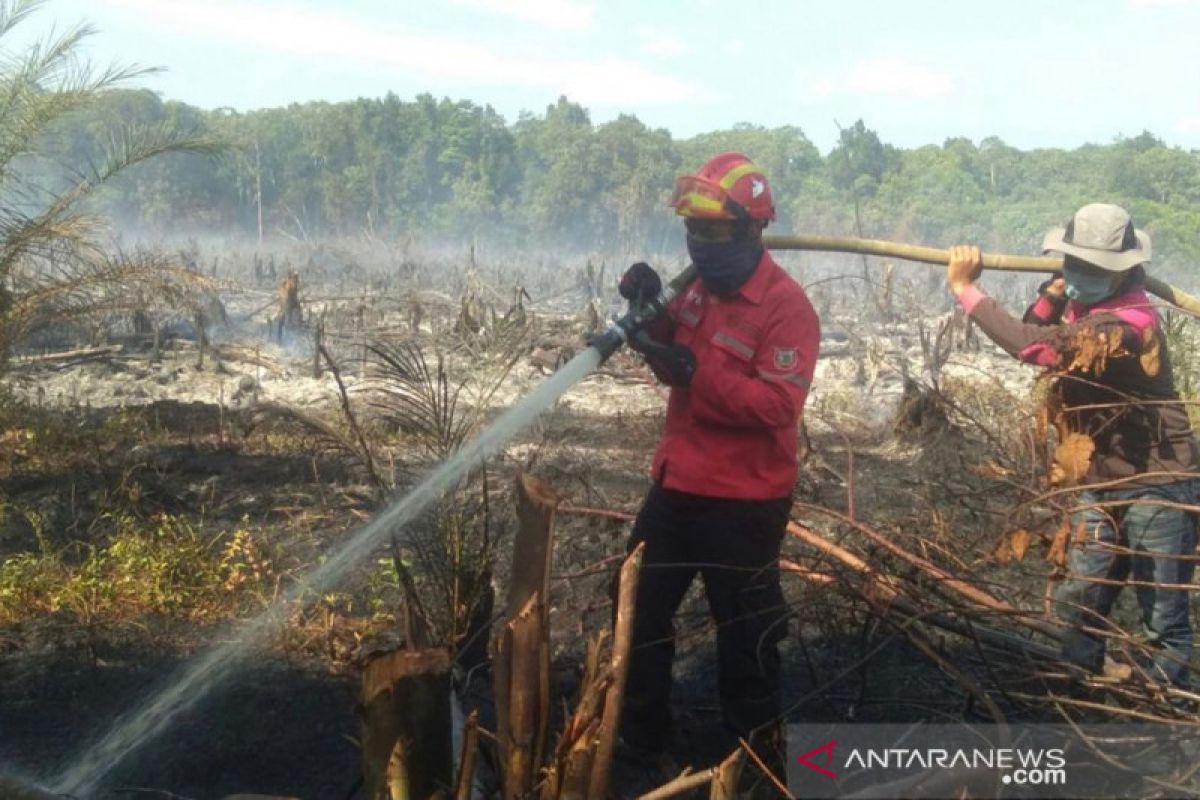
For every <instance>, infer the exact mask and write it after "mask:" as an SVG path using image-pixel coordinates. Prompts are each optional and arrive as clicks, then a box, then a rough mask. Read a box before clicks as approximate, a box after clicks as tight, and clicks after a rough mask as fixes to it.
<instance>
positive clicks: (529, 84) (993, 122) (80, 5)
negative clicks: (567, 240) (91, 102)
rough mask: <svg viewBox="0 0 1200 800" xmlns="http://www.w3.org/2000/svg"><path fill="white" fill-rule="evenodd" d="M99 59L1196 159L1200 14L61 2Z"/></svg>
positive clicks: (603, 0)
mask: <svg viewBox="0 0 1200 800" xmlns="http://www.w3.org/2000/svg"><path fill="white" fill-rule="evenodd" d="M80 21H88V22H90V23H91V24H93V25H94V26H95V27H96V28H97V29H98V33H97V34H96V35H95V36H94V37H93V38H92V39H91V40H90V41H89V45H88V48H87V52H88V54H89V56H90V57H91V59H92V60H93V61H95V62H97V63H102V64H103V63H108V62H112V61H117V62H121V63H129V62H136V63H138V64H142V65H154V66H160V67H164V68H165V69H166V71H165V72H163V73H160V74H156V75H153V76H149V77H146V78H144V79H141V80H140V81H139V85H143V86H146V87H148V88H151V89H153V90H155V91H157V92H159V93H160V94H162V95H163V96H164V97H167V98H171V99H178V100H183V101H186V102H189V103H193V104H196V105H199V106H202V107H206V108H213V107H218V106H231V107H233V108H237V109H239V110H245V109H250V108H259V107H265V106H278V105H286V104H288V103H292V102H303V101H306V100H313V99H322V100H331V101H337V100H345V99H349V98H353V97H358V96H379V95H382V94H384V93H386V92H388V91H392V92H395V93H396V94H397V95H399V96H400V97H401V98H404V99H410V98H411V97H413V96H415V95H416V94H418V93H420V92H430V93H432V94H434V95H435V96H438V97H441V96H449V97H452V98H455V99H469V100H473V101H476V102H478V103H481V104H482V103H486V104H490V105H492V106H493V107H494V108H496V109H497V110H498V111H499V112H500V113H502V114H503V115H504V116H505V117H506V118H507V119H508V120H509V121H513V120H515V119H516V118H517V115H518V114H519V113H520V112H521V111H522V110H528V111H533V112H535V113H541V112H542V111H543V110H544V108H545V107H546V105H548V104H549V103H552V102H553V101H554V100H555V99H556V98H557V97H558V96H559V95H560V94H566V95H567V96H568V97H570V98H571V99H572V100H576V101H578V102H580V103H582V104H583V105H585V106H586V107H587V108H589V109H590V110H591V112H592V119H593V121H595V122H604V121H606V120H609V119H612V118H614V117H615V116H616V115H617V114H619V113H622V112H624V113H631V114H635V115H637V116H638V118H640V119H641V120H643V121H644V122H646V123H647V124H650V125H653V126H656V127H658V126H661V127H665V128H668V129H669V130H670V131H671V132H672V133H673V134H674V135H675V136H677V137H686V136H690V135H693V134H695V133H698V132H702V131H706V130H712V129H716V128H723V127H729V126H731V125H733V124H735V123H738V122H752V123H755V124H760V125H766V126H777V125H797V126H799V127H800V128H802V129H803V130H804V131H805V133H806V134H807V135H808V136H809V138H810V139H812V140H813V141H814V142H815V143H816V144H817V145H818V146H819V147H821V149H822V150H823V151H827V150H828V149H829V147H830V146H831V145H832V143H833V142H834V141H835V140H836V138H837V123H840V124H842V125H849V124H851V123H852V122H853V121H854V120H855V119H858V118H859V117H861V118H863V119H864V120H865V121H866V123H867V125H868V126H869V127H871V128H874V129H875V130H876V131H878V132H879V134H880V136H881V138H883V140H884V141H885V142H890V143H892V144H896V145H899V146H903V147H914V146H918V145H922V144H928V143H940V142H941V141H943V140H944V139H946V138H947V137H950V136H967V137H969V138H971V139H974V140H975V141H979V140H980V139H982V138H984V137H986V136H991V135H995V136H999V137H1000V138H1002V139H1003V140H1004V141H1006V142H1008V143H1009V144H1011V145H1014V146H1016V147H1020V148H1023V149H1028V148H1033V147H1076V146H1078V145H1081V144H1084V143H1087V142H1098V143H1105V142H1109V141H1112V140H1113V139H1114V138H1115V137H1117V136H1119V135H1135V134H1137V133H1140V132H1141V131H1142V130H1143V129H1148V130H1151V131H1153V132H1154V133H1155V134H1157V135H1159V136H1160V137H1162V138H1164V139H1165V140H1166V141H1167V142H1168V143H1170V144H1177V145H1181V146H1183V147H1186V148H1200V44H1198V42H1200V0H1042V1H1041V2H1034V1H1033V0H999V1H995V2H981V1H978V0H957V1H956V2H955V1H953V0H892V1H891V2H886V1H885V0H876V1H875V2H870V1H868V0H820V1H819V2H817V1H815V0H792V1H791V2H788V1H787V0H721V1H718V0H689V1H688V2H676V0H653V1H652V0H642V1H641V2H638V1H637V0H598V1H596V2H593V0H441V1H440V2H436V1H434V2H431V1H430V0H341V2H334V1H333V0H307V2H300V1H298V0H293V1H292V2H283V0H90V1H89V0H49V2H47V3H46V5H45V7H44V8H43V9H42V10H41V11H40V12H39V13H38V14H36V15H35V16H34V17H33V18H32V19H31V20H30V21H29V22H28V23H25V26H23V28H22V29H20V30H19V31H18V33H20V34H21V35H20V36H18V35H16V34H13V35H12V36H11V37H9V38H10V39H11V41H7V42H6V45H7V47H9V48H12V47H13V46H18V45H20V43H21V42H23V41H28V37H29V36H30V35H32V34H38V33H43V34H44V33H45V32H47V31H48V30H49V29H50V28H51V27H53V26H58V27H63V26H68V25H71V24H74V23H77V22H80Z"/></svg>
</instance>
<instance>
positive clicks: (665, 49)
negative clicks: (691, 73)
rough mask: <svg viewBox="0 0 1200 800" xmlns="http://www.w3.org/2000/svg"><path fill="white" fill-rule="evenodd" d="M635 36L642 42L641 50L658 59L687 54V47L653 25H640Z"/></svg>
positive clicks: (680, 40)
mask: <svg viewBox="0 0 1200 800" xmlns="http://www.w3.org/2000/svg"><path fill="white" fill-rule="evenodd" d="M633 33H634V36H636V37H637V38H638V41H639V42H641V50H642V52H643V53H646V54H647V55H651V56H654V57H656V58H676V57H678V56H681V55H683V54H684V53H686V52H687V49H688V47H687V45H686V44H685V43H684V41H683V40H682V39H680V38H679V37H678V36H675V35H674V34H671V33H668V32H667V31H664V30H663V29H662V28H656V27H654V26H652V25H638V26H636V27H635V28H634V29H633Z"/></svg>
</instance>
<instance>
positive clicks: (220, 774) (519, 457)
mask: <svg viewBox="0 0 1200 800" xmlns="http://www.w3.org/2000/svg"><path fill="white" fill-rule="evenodd" d="M531 379H535V378H531ZM589 381H592V382H593V384H592V385H591V386H590V387H588V388H586V389H584V390H576V392H574V393H572V394H570V395H568V397H567V398H566V399H564V401H562V403H560V405H559V407H558V408H557V409H556V410H555V411H554V412H553V413H551V414H549V415H548V416H547V417H545V418H544V419H543V420H542V421H541V422H540V423H539V424H538V425H537V426H535V428H534V429H533V430H532V431H530V432H528V433H527V434H526V435H524V436H523V437H521V438H520V439H519V440H518V442H517V443H515V444H514V446H513V447H511V448H510V449H509V451H508V453H507V454H506V455H505V456H502V457H500V458H498V459H497V460H496V462H495V463H494V464H493V466H492V473H493V474H494V475H496V476H497V477H498V482H500V483H506V482H507V481H508V480H509V477H508V476H511V474H512V473H513V471H514V470H515V469H516V468H517V467H524V468H526V469H529V470H530V471H531V472H533V473H534V474H535V475H537V476H539V477H541V478H542V479H544V480H546V481H547V482H548V483H550V484H551V485H552V486H553V487H554V488H555V490H556V491H558V492H559V493H560V494H561V495H562V496H563V498H564V500H565V501H566V502H567V503H570V504H572V505H577V506H589V507H596V508H605V509H617V510H624V511H630V512H631V511H636V509H637V507H638V505H639V504H640V501H641V497H642V495H643V494H644V492H645V490H646V488H647V486H648V484H647V479H646V478H645V469H646V466H647V464H648V460H649V456H650V453H651V451H652V447H653V442H654V441H655V440H656V438H657V432H658V429H659V426H660V424H661V415H662V403H661V398H659V397H658V396H657V395H656V393H655V390H653V389H652V388H650V386H649V385H647V384H646V383H645V382H644V381H641V380H640V379H636V377H635V379H632V380H631V379H629V378H628V377H623V376H619V375H608V376H605V377H600V378H593V379H589ZM597 397H599V398H603V402H601V401H597V399H596V398H597ZM621 398H632V399H630V400H629V402H617V401H619V400H620V399H621ZM635 401H636V402H635ZM605 402H606V403H608V405H607V407H604V406H603V403H605ZM598 406H601V407H598ZM116 414H117V412H116V411H113V410H109V411H98V410H91V411H88V412H86V413H85V414H83V416H82V419H81V420H80V421H79V422H78V424H79V425H80V426H85V427H86V426H93V427H95V429H96V430H98V431H107V430H112V431H121V432H124V433H122V434H121V436H125V437H127V438H124V439H120V440H119V441H118V438H119V437H117V436H116V434H114V435H113V436H112V437H109V436H108V434H103V435H101V436H99V438H98V439H97V438H96V437H93V438H92V439H89V441H92V442H96V441H98V442H99V444H92V445H89V446H91V447H93V449H94V450H95V452H81V453H80V458H79V459H78V460H77V461H76V462H74V463H73V464H71V465H69V466H67V467H65V468H61V469H57V470H56V469H53V468H50V467H49V466H47V465H41V464H28V463H27V464H13V465H9V468H8V469H7V470H6V471H5V473H4V475H3V477H2V478H0V492H3V494H4V496H5V497H6V498H8V500H9V501H10V502H22V503H26V504H36V505H38V506H39V507H43V508H45V509H47V513H48V514H50V515H51V518H52V519H53V520H54V523H53V524H52V525H50V526H48V527H49V530H51V531H53V532H54V535H55V536H61V537H63V538H69V537H71V536H75V535H79V533H80V532H81V531H86V530H87V529H88V525H89V523H90V521H91V516H92V515H94V514H95V509H94V508H90V507H89V503H88V502H86V500H87V498H89V497H91V498H93V499H94V498H96V497H101V496H106V493H111V492H113V491H114V490H115V489H117V488H120V487H121V486H127V485H128V484H129V482H130V479H131V478H136V483H137V485H138V487H139V488H138V495H137V502H138V503H139V504H140V506H139V509H138V510H139V513H141V514H143V515H152V514H153V513H155V512H157V511H165V512H169V513H175V514H190V515H193V516H197V517H203V520H204V525H205V527H206V529H210V530H214V531H219V530H222V529H223V528H228V527H230V526H233V525H236V524H239V523H240V522H244V521H245V520H247V519H249V520H251V521H252V522H253V523H255V524H256V525H259V526H260V527H261V528H262V529H263V530H267V531H271V532H272V533H273V535H275V536H276V541H277V542H278V544H279V546H280V548H281V553H283V558H284V561H285V566H286V568H284V569H283V570H282V571H283V572H285V574H286V575H289V576H295V575H298V574H301V573H302V571H303V569H304V567H305V565H307V564H311V563H312V562H313V560H314V559H315V558H316V557H318V555H319V553H320V552H322V551H323V550H325V549H326V547H327V546H328V545H329V544H330V543H331V542H333V541H334V540H335V539H336V538H337V537H339V536H342V535H344V533H345V531H347V530H348V529H350V528H353V527H354V526H355V525H356V524H357V523H359V522H360V521H361V520H363V519H365V518H366V517H367V515H368V514H369V512H370V511H371V510H372V508H373V507H374V506H373V505H372V501H371V500H370V497H369V492H367V491H365V489H364V487H363V486H362V482H361V476H360V475H359V474H357V473H356V472H355V470H354V469H353V468H352V467H351V466H348V465H347V464H346V463H344V461H342V460H340V459H338V458H336V457H335V456H333V455H330V454H329V453H328V452H324V451H322V450H320V448H305V447H304V446H302V443H300V442H297V441H289V442H287V443H285V444H281V443H280V442H279V441H277V440H273V439H271V438H270V436H269V435H267V434H263V433H261V432H257V431H252V432H250V433H249V434H248V435H245V430H246V429H247V428H248V427H249V426H242V427H239V424H240V418H239V417H237V415H230V412H229V411H227V410H221V409H218V408H217V407H216V406H215V405H213V404H206V403H183V402H175V401H166V402H158V403H153V404H151V405H149V406H144V407H139V408H136V409H134V410H132V411H130V410H126V411H123V412H121V413H120V424H119V425H118V424H117V422H116V421H115V420H116V417H115V416H114V415H116ZM106 426H107V427H106ZM109 438H111V439H112V441H108V439H109ZM884 438H885V439H886V438H888V435H886V434H885V436H884ZM106 446H107V447H108V449H107V450H106V449H105V447H106ZM954 446H955V445H954V444H953V443H952V444H951V445H950V447H952V448H953V447H954ZM814 447H815V449H816V450H817V452H818V454H819V455H818V456H817V457H816V458H814V459H811V460H810V463H809V465H808V467H806V469H805V471H804V473H803V475H802V478H801V481H800V483H799V489H798V499H801V500H804V501H807V502H813V503H817V504H825V505H829V506H831V507H834V508H839V509H844V508H845V506H846V494H847V486H846V485H845V481H844V480H843V479H841V478H839V477H838V471H839V470H842V471H844V469H845V467H844V464H843V461H844V455H845V450H846V448H847V447H849V442H848V441H847V440H846V437H845V434H844V433H842V432H839V433H838V434H837V435H834V434H826V435H824V436H819V437H816V438H815V439H814ZM86 449H87V448H84V450H85V451H86ZM911 456H912V452H909V451H902V450H901V451H896V450H893V451H891V452H887V451H886V448H885V449H884V451H878V450H877V452H874V453H872V452H870V450H869V448H867V447H865V446H864V447H863V448H861V452H858V453H857V454H856V467H855V470H856V475H857V476H858V481H859V484H860V488H859V489H858V492H859V495H858V500H859V504H860V510H861V509H864V508H865V509H867V511H869V510H870V509H872V508H879V507H886V506H887V505H888V504H896V503H897V501H898V500H900V501H902V502H903V503H907V506H908V507H909V508H911V507H912V505H913V504H912V502H911V497H910V495H911V494H912V492H913V487H914V485H917V486H919V485H920V484H921V481H922V480H925V479H924V478H922V477H921V476H920V475H917V474H914V472H913V467H912V463H913V461H912V458H911ZM943 468H944V467H943V466H941V465H938V464H933V465H931V466H930V469H931V470H932V471H934V472H936V471H937V470H941V469H943ZM889 476H890V477H889ZM883 485H888V486H890V487H891V489H890V490H887V491H885V490H883V489H880V488H878V487H879V486H883ZM862 487H873V488H862ZM92 505H95V503H92ZM506 524H507V517H506V516H505V517H503V518H502V519H501V520H500V527H501V528H503V527H504V525H506ZM509 530H511V529H509ZM627 530H628V526H627V525H625V524H622V523H619V522H614V521H612V520H607V519H600V518H595V517H588V516H573V515H564V516H562V517H561V518H560V522H559V527H558V531H557V540H556V551H555V563H554V572H555V581H554V584H553V587H552V598H551V599H552V605H553V610H552V616H551V623H552V626H553V629H554V634H555V642H554V660H555V664H556V675H557V677H558V684H559V685H558V690H559V692H560V693H562V694H564V695H568V696H569V695H570V693H571V691H572V689H573V683H574V682H575V681H576V680H577V675H576V674H575V672H576V670H577V668H578V665H579V662H580V657H581V656H582V651H583V642H584V641H585V640H586V638H587V636H589V635H591V634H593V633H594V632H596V631H598V630H599V629H600V628H601V627H603V626H606V625H607V624H608V618H609V614H610V613H611V608H610V605H609V601H608V596H607V585H608V581H609V576H610V570H611V569H612V568H613V567H614V564H612V563H608V564H606V565H605V564H604V562H605V561H606V560H608V561H609V562H611V559H612V557H613V556H615V555H617V554H619V553H621V552H623V549H624V540H625V536H626V534H627ZM503 535H504V533H501V537H503ZM32 542H33V536H32V532H31V531H30V530H29V529H28V527H22V526H21V525H20V524H16V523H13V524H7V525H6V526H5V527H4V529H3V530H2V531H0V548H3V553H4V554H5V555H6V556H7V555H8V554H11V553H16V552H20V551H22V550H24V549H28V548H29V547H30V546H31V543H32ZM984 546H986V543H985V545H984ZM788 547H789V549H791V550H795V549H796V548H794V547H792V545H790V544H789V546H788ZM503 552H504V551H503V547H502V548H501V550H500V553H501V555H500V557H499V560H498V564H497V584H498V586H499V588H500V590H501V591H503V586H504V573H505V572H506V570H507V566H506V565H505V564H504V556H503ZM787 593H788V598H789V602H790V603H791V606H792V611H793V612H794V613H795V615H796V619H795V620H793V622H792V625H791V630H790V635H789V637H788V638H787V640H786V641H785V643H784V645H783V653H784V658H785V682H784V685H785V702H786V703H787V704H788V705H789V706H793V707H792V708H791V710H790V712H789V716H788V719H789V720H790V721H833V720H843V721H844V720H846V719H855V720H860V721H870V720H888V721H893V722H895V721H905V720H909V719H919V718H922V717H926V716H928V715H930V714H935V715H939V716H940V715H950V716H955V717H961V716H962V715H963V714H964V713H965V714H967V715H968V716H973V715H974V714H975V712H974V711H973V710H971V709H970V708H968V707H967V706H966V705H965V704H964V699H963V694H962V692H961V691H960V690H958V689H957V688H956V687H955V686H954V685H953V684H952V683H951V682H950V681H948V680H947V679H946V677H945V676H944V675H943V674H942V673H941V672H940V671H939V670H938V669H937V668H936V666H934V665H933V664H932V663H931V662H929V661H928V660H927V659H925V658H923V657H921V656H920V654H919V653H917V651H915V650H914V649H912V648H911V647H910V646H909V645H907V644H906V643H904V641H903V638H902V637H892V632H891V631H889V630H887V629H885V628H883V627H881V626H879V625H878V624H877V623H876V622H874V621H873V619H872V618H871V617H870V616H869V615H867V614H865V613H863V611H862V610H861V608H860V609H855V608H851V607H849V604H847V602H846V601H845V600H844V599H838V598H837V597H835V596H833V595H832V593H831V592H829V591H828V590H827V589H822V588H820V587H813V586H809V585H805V584H803V583H800V582H789V583H788V585H787ZM342 627H344V628H345V629H346V630H342ZM677 629H678V630H679V644H678V656H677V661H676V676H677V688H676V693H675V696H674V702H675V707H676V710H677V717H678V723H679V730H680V736H679V738H678V741H677V742H676V743H675V744H674V745H673V751H674V755H675V757H676V760H677V761H678V762H679V763H681V764H692V765H694V766H703V765H707V764H709V763H712V762H713V761H716V760H718V759H720V758H721V757H723V756H724V755H726V754H727V753H728V752H729V749H730V748H731V746H732V744H733V743H732V742H731V741H730V740H729V739H728V738H726V737H725V735H724V734H723V732H722V730H721V726H720V715H719V709H718V707H717V702H716V683H715V681H716V665H715V650H714V632H713V630H712V626H711V622H709V620H708V617H707V611H706V608H705V605H704V600H703V597H702V593H701V591H700V584H699V582H698V581H697V583H696V585H695V586H694V587H693V592H692V594H691V595H689V599H688V600H687V601H686V602H685V607H684V609H683V610H682V611H681V614H680V616H679V618H678V620H677ZM220 630H221V627H220V625H219V624H217V623H215V622H213V621H211V620H205V621H201V622H195V621H186V620H178V619H175V620H171V619H168V620H161V619H131V620H126V621H124V622H123V623H121V624H114V625H99V626H97V625H91V626H89V625H86V624H82V623H81V622H80V621H79V620H77V619H70V618H62V617H59V616H52V617H51V618H49V619H39V620H37V621H30V622H28V623H27V624H18V625H13V626H9V627H8V628H7V629H0V769H7V770H11V771H15V772H16V773H17V774H23V775H32V776H37V777H40V778H43V779H45V778H50V777H52V776H53V774H54V770H55V769H56V767H55V766H54V765H57V764H61V763H62V762H63V761H64V760H65V759H69V758H70V757H71V756H72V755H73V754H77V753H78V752H79V749H80V747H81V745H82V744H83V743H84V742H86V741H87V740H89V739H90V738H92V737H94V736H96V735H98V734H99V733H101V732H102V731H104V730H105V729H106V728H107V727H108V726H109V725H110V724H111V723H112V721H113V720H114V719H115V718H116V717H117V716H119V715H120V714H121V713H122V712H123V711H125V710H127V709H128V708H130V707H131V706H133V705H134V704H135V703H136V702H137V701H138V700H139V699H141V698H143V697H145V696H146V695H147V693H148V692H149V691H150V690H151V687H153V686H155V685H160V684H161V683H162V682H164V681H169V679H170V675H171V674H172V672H173V671H174V670H175V669H176V668H177V667H178V666H179V665H180V664H183V663H185V662H186V661H187V659H188V657H189V656H190V655H192V654H194V653H196V652H198V651H200V650H202V649H203V648H204V647H205V645H206V644H208V643H209V642H213V641H219V640H220V636H221V634H220ZM354 632H355V629H354V623H353V621H352V620H342V621H341V622H340V623H339V621H338V620H337V619H336V618H334V619H333V621H332V622H330V621H329V619H326V621H325V626H324V628H320V627H318V629H316V630H314V629H313V626H312V625H309V626H308V627H306V628H303V629H302V630H301V631H300V633H299V634H298V635H296V636H292V637H286V638H285V640H284V641H282V642H280V643H276V644H275V645H273V646H271V647H270V648H268V649H267V650H266V651H264V652H263V653H262V654H261V655H259V656H256V657H255V658H254V659H253V660H252V661H251V662H250V663H249V665H248V666H244V667H242V668H240V669H239V670H238V671H237V672H236V674H235V677H234V678H233V679H232V680H230V681H228V682H226V683H225V684H223V685H221V686H219V687H218V688H217V689H216V690H214V691H213V692H212V693H211V695H210V696H209V697H207V698H204V699H202V700H201V701H200V702H199V703H198V704H197V706H196V707H195V708H194V709H193V710H191V711H189V712H187V713H185V714H182V715H180V717H179V718H178V719H177V720H176V721H175V722H174V723H173V724H172V725H171V726H170V728H169V730H168V731H167V732H166V733H165V734H163V735H162V736H159V737H156V738H155V740H154V741H152V742H150V743H149V744H148V745H147V746H146V747H144V748H143V749H142V750H141V751H139V752H138V753H137V754H136V755H134V756H132V757H131V758H130V759H129V760H128V761H126V762H125V763H123V764H122V765H120V766H119V767H118V768H116V769H114V770H113V771H112V773H111V774H110V776H109V779H108V780H107V781H106V782H105V787H106V788H105V790H104V791H102V792H101V793H100V794H99V795H98V796H101V797H112V798H120V797H130V798H132V797H153V796H159V797H172V796H178V797H185V798H195V799H196V800H201V798H220V797H223V796H225V795H227V794H230V793H234V792H259V793H266V794H277V795H285V796H295V797H300V798H313V799H314V800H317V799H324V798H332V799H338V798H353V797H356V796H357V795H356V786H357V776H358V755H357V750H356V747H355V744H354V741H353V740H354V738H355V737H356V736H357V726H356V722H355V717H354V710H353V705H354V696H355V691H356V688H357V676H356V660H357V659H358V658H359V657H360V656H361V655H362V652H361V650H356V649H355V647H354V645H353V643H352V639H353V633H354ZM347 642H351V643H350V644H348V643H347ZM868 654H870V659H869V662H868V663H867V664H866V665H865V666H862V667H855V666H854V665H855V663H856V662H857V661H859V660H860V659H861V658H863V657H864V656H867V655H868ZM946 654H947V656H948V658H950V659H952V660H956V661H957V660H959V659H960V657H961V659H962V660H963V661H969V660H970V659H971V655H970V654H969V653H967V652H961V653H960V652H958V651H956V650H955V649H954V646H953V645H951V646H949V648H948V649H947V651H946ZM481 677H483V676H480V675H478V674H477V675H476V676H475V678H476V681H475V682H474V684H475V685H478V684H479V680H478V679H479V678H481ZM482 683H483V684H486V679H484V680H483V681H482ZM814 691H816V693H815V695H814ZM482 694H483V696H485V697H486V694H487V692H486V691H484V692H483V693H482ZM809 695H813V696H811V697H810V696H809ZM564 699H569V697H565V698H564ZM486 716H487V715H486V714H485V720H486ZM485 724H486V722H485Z"/></svg>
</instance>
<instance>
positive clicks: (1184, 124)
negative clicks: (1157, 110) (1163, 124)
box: [1175, 116, 1200, 133]
mask: <svg viewBox="0 0 1200 800" xmlns="http://www.w3.org/2000/svg"><path fill="white" fill-rule="evenodd" d="M1175 130H1177V131H1178V132H1180V133H1200V116H1195V117H1184V118H1183V119H1181V120H1179V121H1178V122H1176V123H1175Z"/></svg>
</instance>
